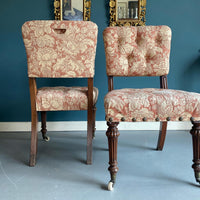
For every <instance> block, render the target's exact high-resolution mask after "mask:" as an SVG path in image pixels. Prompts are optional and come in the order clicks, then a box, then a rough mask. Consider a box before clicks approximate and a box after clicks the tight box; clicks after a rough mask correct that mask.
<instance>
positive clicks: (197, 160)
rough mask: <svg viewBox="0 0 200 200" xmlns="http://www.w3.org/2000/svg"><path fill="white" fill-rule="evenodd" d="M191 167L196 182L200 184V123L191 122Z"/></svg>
mask: <svg viewBox="0 0 200 200" xmlns="http://www.w3.org/2000/svg"><path fill="white" fill-rule="evenodd" d="M192 124H193V126H192V129H191V131H190V133H191V134H192V140H193V163H194V164H193V165H192V168H193V169H194V174H195V178H196V181H197V182H198V183H200V121H192Z"/></svg>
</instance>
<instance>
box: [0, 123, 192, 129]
mask: <svg viewBox="0 0 200 200" xmlns="http://www.w3.org/2000/svg"><path fill="white" fill-rule="evenodd" d="M40 126H41V125H40V123H38V131H39V130H40V129H41V128H40ZM159 127H160V123H159V122H132V123H130V122H121V123H120V124H119V126H118V128H119V130H159ZM191 127H192V124H191V122H168V128H167V130H190V129H191ZM47 129H48V131H86V130H87V121H67V122H47ZM96 130H97V131H106V130H107V125H106V122H105V121H97V122H96ZM18 131H21V132H22V131H25V132H28V131H31V122H0V132H18Z"/></svg>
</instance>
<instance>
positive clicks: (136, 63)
mask: <svg viewBox="0 0 200 200" xmlns="http://www.w3.org/2000/svg"><path fill="white" fill-rule="evenodd" d="M103 37H104V44H105V54H106V66H107V75H108V76H162V75H167V74H168V72H169V55H170V44H171V29H170V28H169V27H167V26H140V27H108V28H106V29H105V30H104V33H103Z"/></svg>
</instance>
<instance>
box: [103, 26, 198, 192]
mask: <svg viewBox="0 0 200 200" xmlns="http://www.w3.org/2000/svg"><path fill="white" fill-rule="evenodd" d="M103 37H104V45H105V55H106V70H107V76H108V90H109V92H108V93H107V95H106V96H105V98H104V107H105V114H106V121H107V125H108V129H107V132H106V135H107V137H108V145H109V165H110V166H109V168H108V170H109V171H110V175H111V180H110V182H109V184H108V189H109V190H112V189H113V185H114V183H115V181H116V174H117V171H118V167H117V143H118V136H119V131H118V128H117V126H118V124H119V122H133V123H134V122H147V121H148V122H149V121H150V122H153V121H157V122H160V124H161V129H160V134H159V139H158V145H157V150H162V148H163V145H164V140H165V135H166V129H167V121H191V122H192V124H193V127H192V129H191V131H190V133H191V134H192V137H193V149H194V158H193V162H194V164H193V165H192V167H193V169H194V172H195V178H196V181H197V182H200V121H199V120H200V94H197V93H192V92H185V91H180V90H170V89H168V87H167V74H168V73H169V56H170V45H171V44H170V43H171V30H170V28H169V27H167V26H140V27H108V28H106V29H105V30H104V32H103ZM119 76H125V77H129V76H130V77H132V76H159V77H160V88H158V89H155V88H144V89H133V88H129V89H127V88H126V89H117V90H114V82H113V78H114V77H119Z"/></svg>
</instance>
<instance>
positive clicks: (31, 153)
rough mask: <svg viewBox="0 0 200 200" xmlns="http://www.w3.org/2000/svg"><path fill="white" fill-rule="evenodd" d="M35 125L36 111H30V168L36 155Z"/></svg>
mask: <svg viewBox="0 0 200 200" xmlns="http://www.w3.org/2000/svg"><path fill="white" fill-rule="evenodd" d="M37 123H38V115H37V111H35V112H33V111H32V123H31V152H30V161H29V165H30V166H31V167H33V166H35V164H36V155H37V138H38V132H37Z"/></svg>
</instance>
